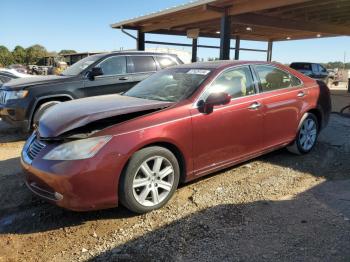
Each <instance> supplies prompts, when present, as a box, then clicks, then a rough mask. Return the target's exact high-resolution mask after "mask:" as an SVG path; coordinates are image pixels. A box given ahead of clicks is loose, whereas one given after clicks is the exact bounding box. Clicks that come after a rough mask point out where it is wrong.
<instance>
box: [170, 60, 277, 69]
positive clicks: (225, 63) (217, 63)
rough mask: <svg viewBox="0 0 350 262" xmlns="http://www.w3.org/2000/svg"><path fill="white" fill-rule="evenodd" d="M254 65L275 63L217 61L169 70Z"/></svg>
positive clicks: (180, 66) (186, 65)
mask: <svg viewBox="0 0 350 262" xmlns="http://www.w3.org/2000/svg"><path fill="white" fill-rule="evenodd" d="M254 64H264V65H276V64H277V63H272V62H264V61H241V60H238V61H237V60H217V61H209V62H197V63H192V64H183V65H177V66H173V67H171V68H192V69H222V68H226V67H231V66H238V65H254Z"/></svg>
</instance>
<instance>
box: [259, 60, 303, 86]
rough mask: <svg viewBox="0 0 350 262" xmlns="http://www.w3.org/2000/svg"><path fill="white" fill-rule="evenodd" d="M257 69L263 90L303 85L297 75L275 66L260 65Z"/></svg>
mask: <svg viewBox="0 0 350 262" xmlns="http://www.w3.org/2000/svg"><path fill="white" fill-rule="evenodd" d="M255 70H256V72H257V74H258V76H259V79H260V85H261V87H262V90H263V92H268V91H273V90H278V89H283V88H288V87H294V86H299V85H301V81H300V80H299V79H298V78H297V77H295V76H293V75H291V74H289V73H287V72H285V71H283V70H280V69H278V68H276V67H273V66H265V65H258V66H255Z"/></svg>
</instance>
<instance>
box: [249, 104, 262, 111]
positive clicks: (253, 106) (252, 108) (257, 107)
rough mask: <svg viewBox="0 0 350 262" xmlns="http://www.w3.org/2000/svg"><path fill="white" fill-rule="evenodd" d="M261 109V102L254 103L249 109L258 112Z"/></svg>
mask: <svg viewBox="0 0 350 262" xmlns="http://www.w3.org/2000/svg"><path fill="white" fill-rule="evenodd" d="M260 107H261V104H260V103H259V102H254V103H253V104H251V105H250V106H249V107H248V109H250V110H257V109H259V108H260Z"/></svg>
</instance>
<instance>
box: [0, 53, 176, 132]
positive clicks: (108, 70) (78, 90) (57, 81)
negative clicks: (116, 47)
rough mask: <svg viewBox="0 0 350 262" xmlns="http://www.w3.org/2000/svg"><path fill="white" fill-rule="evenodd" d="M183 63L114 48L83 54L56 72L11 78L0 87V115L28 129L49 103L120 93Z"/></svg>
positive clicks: (165, 55)
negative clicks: (76, 60) (77, 59)
mask: <svg viewBox="0 0 350 262" xmlns="http://www.w3.org/2000/svg"><path fill="white" fill-rule="evenodd" d="M178 64H182V61H181V60H180V59H179V58H178V57H177V56H176V55H171V54H161V53H149V52H113V53H107V54H106V53H105V54H98V55H93V56H89V57H86V58H84V59H82V60H80V61H79V62H77V63H75V64H74V65H72V66H71V67H69V68H67V69H66V70H65V71H63V72H62V74H61V75H59V76H38V77H35V78H34V77H33V78H28V79H13V80H11V81H10V82H8V83H6V84H4V85H2V86H1V87H0V118H1V119H2V120H4V121H5V122H7V123H10V124H12V125H15V126H20V127H22V128H23V129H25V130H26V131H30V130H31V129H32V128H33V127H34V126H35V125H36V124H37V122H38V121H39V119H40V117H41V116H42V115H43V113H44V112H45V111H46V110H47V109H48V108H49V107H51V106H53V105H56V104H58V103H61V102H65V101H68V100H73V99H78V98H83V97H90V96H98V95H106V94H114V93H122V92H125V91H127V90H129V89H130V88H131V87H133V86H134V85H135V84H137V83H138V82H140V81H142V80H144V79H145V78H147V77H148V76H150V75H151V74H153V73H155V72H156V71H159V70H161V69H163V68H166V67H169V66H173V65H178Z"/></svg>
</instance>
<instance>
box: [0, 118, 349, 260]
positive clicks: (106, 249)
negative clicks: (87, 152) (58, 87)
mask: <svg viewBox="0 0 350 262" xmlns="http://www.w3.org/2000/svg"><path fill="white" fill-rule="evenodd" d="M349 130H350V119H348V118H342V117H340V116H338V115H333V116H332V118H331V122H330V125H329V127H328V128H327V129H326V130H324V132H323V133H322V135H321V136H320V139H319V143H318V145H317V147H316V148H315V150H314V151H313V152H312V153H311V154H309V155H307V156H295V155H291V154H289V153H288V152H286V151H285V150H279V151H277V152H273V153H271V154H268V155H266V156H263V157H260V158H258V159H255V160H253V161H250V162H247V163H244V164H242V165H240V166H236V167H234V168H230V169H226V170H224V171H222V172H218V173H216V174H213V175H211V176H207V177H205V178H202V179H199V180H197V181H194V182H192V183H190V184H187V185H183V186H182V187H181V188H180V189H179V190H178V191H177V193H176V194H175V197H174V198H173V199H172V200H171V202H170V203H169V204H168V205H167V206H165V207H164V208H162V209H160V210H157V211H154V212H151V213H149V214H145V215H139V216H136V215H134V214H132V213H130V212H129V211H127V210H126V209H124V208H122V207H119V208H115V209H111V210H105V211H99V212H89V213H74V212H69V211H65V210H63V209H60V208H57V207H55V206H52V205H49V204H47V203H45V202H43V201H42V200H40V199H38V198H37V197H35V196H33V195H32V194H31V193H30V192H29V191H28V190H27V189H26V188H25V185H24V183H23V181H22V180H21V178H20V174H21V168H20V164H19V155H20V150H21V148H22V146H23V143H24V142H23V139H24V137H25V136H24V135H23V134H21V133H19V132H18V131H17V130H16V129H12V128H10V127H8V126H6V125H5V124H4V123H1V121H0V261H86V260H91V261H104V260H109V261H110V260H114V261H130V260H137V261H151V260H152V261H154V260H156V261H198V260H199V261H274V260H283V261H350V248H349V246H350V221H349V218H350V191H349V188H350V161H349V159H350V131H349Z"/></svg>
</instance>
